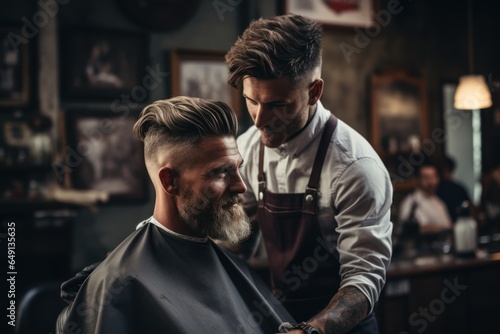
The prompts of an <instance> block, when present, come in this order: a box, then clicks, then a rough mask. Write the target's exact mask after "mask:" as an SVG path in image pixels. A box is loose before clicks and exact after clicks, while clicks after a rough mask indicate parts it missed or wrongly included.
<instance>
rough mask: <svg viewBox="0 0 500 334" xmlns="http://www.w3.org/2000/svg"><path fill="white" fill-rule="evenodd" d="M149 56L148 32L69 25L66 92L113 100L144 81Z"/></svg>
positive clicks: (64, 52)
mask: <svg viewBox="0 0 500 334" xmlns="http://www.w3.org/2000/svg"><path fill="white" fill-rule="evenodd" d="M146 60H147V38H146V36H145V35H144V34H141V33H132V32H131V33H128V32H121V31H108V30H103V31H98V30H92V29H91V30H83V29H80V28H67V29H65V30H64V31H63V33H62V35H61V61H62V67H61V70H60V71H61V93H62V96H63V97H64V98H66V99H69V100H73V99H87V100H88V99H89V98H90V99H101V100H109V101H111V100H114V99H117V98H120V96H121V94H122V93H127V92H128V93H129V94H130V92H131V90H132V89H133V88H134V87H135V86H139V85H141V84H142V80H143V78H144V75H145V73H146V66H147V63H146ZM145 98H146V96H144V99H145ZM141 102H142V101H141Z"/></svg>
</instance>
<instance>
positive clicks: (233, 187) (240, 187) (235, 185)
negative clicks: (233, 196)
mask: <svg viewBox="0 0 500 334" xmlns="http://www.w3.org/2000/svg"><path fill="white" fill-rule="evenodd" d="M230 182H231V184H230V188H229V190H230V191H231V192H233V193H238V194H243V193H244V192H246V191H247V186H246V185H245V182H243V179H242V178H241V174H240V171H239V170H236V171H235V173H234V174H233V175H231V181H230Z"/></svg>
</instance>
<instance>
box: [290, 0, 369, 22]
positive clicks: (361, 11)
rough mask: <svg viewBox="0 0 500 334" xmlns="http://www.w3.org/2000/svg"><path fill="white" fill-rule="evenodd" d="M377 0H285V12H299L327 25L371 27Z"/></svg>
mask: <svg viewBox="0 0 500 334" xmlns="http://www.w3.org/2000/svg"><path fill="white" fill-rule="evenodd" d="M373 11H375V0H357V1H342V0H283V12H284V13H285V14H298V15H302V16H304V17H307V18H310V19H312V20H315V21H318V22H321V23H322V24H324V25H327V26H336V27H360V28H369V27H373V25H374V24H375V22H374V20H373V16H372V12H373Z"/></svg>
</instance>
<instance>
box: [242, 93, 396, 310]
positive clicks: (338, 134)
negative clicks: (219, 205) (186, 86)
mask: <svg viewBox="0 0 500 334" xmlns="http://www.w3.org/2000/svg"><path fill="white" fill-rule="evenodd" d="M329 117H330V111H328V110H326V109H325V108H324V107H323V105H322V104H321V102H318V107H317V109H316V112H315V114H314V116H313V118H312V119H311V121H310V122H309V124H308V125H307V126H306V128H304V129H303V130H302V131H301V132H300V133H299V134H298V135H297V136H296V137H294V138H293V139H291V140H290V141H288V142H286V143H284V144H283V145H281V146H280V147H278V148H274V149H271V148H267V147H266V148H265V152H264V172H265V173H266V177H267V180H266V181H267V182H266V186H267V188H268V190H269V191H271V192H274V193H303V192H305V189H306V186H307V183H308V181H309V176H310V174H311V170H312V165H313V162H314V158H315V156H316V151H317V149H318V146H319V142H320V139H321V134H322V132H323V129H324V127H325V124H326V122H327V120H328V118H329ZM259 144H260V132H259V130H258V129H257V128H256V127H255V126H252V127H251V128H250V129H248V130H247V131H246V132H245V133H244V134H242V135H241V136H240V137H239V138H238V146H239V149H240V151H241V154H242V156H243V159H244V165H243V167H242V170H241V174H242V177H243V179H244V181H245V183H246V184H247V187H248V191H247V192H246V193H245V203H244V205H245V207H246V209H252V208H256V206H257V204H258V202H257V197H256V194H258V189H259V187H258V179H257V175H258V161H259ZM319 191H320V199H319V212H318V215H319V217H318V218H319V222H320V227H321V230H322V232H323V237H324V238H325V239H326V240H327V241H328V243H331V244H332V245H333V246H334V248H335V249H334V252H335V253H334V254H335V256H337V257H338V259H339V262H340V264H341V268H340V275H341V279H342V281H341V288H343V287H345V286H355V287H357V288H359V289H360V290H361V291H362V292H363V293H364V294H365V295H366V297H367V298H368V300H369V301H370V304H371V307H372V309H373V306H374V305H375V303H376V301H377V300H378V297H379V295H380V292H381V290H382V288H383V286H384V284H385V274H386V271H387V268H388V266H389V263H390V258H391V253H392V244H391V233H392V223H391V222H390V207H391V203H392V185H391V181H390V178H389V174H388V172H387V170H386V168H385V166H384V164H383V163H382V161H381V160H380V158H379V157H378V155H377V153H376V152H375V151H374V150H373V148H372V147H371V145H370V144H369V143H368V142H367V141H366V140H365V138H363V137H362V136H361V135H360V134H359V133H357V132H356V131H355V130H353V129H352V128H351V127H349V126H348V125H347V124H345V123H344V122H342V121H341V120H339V121H338V124H337V128H336V130H335V132H334V134H333V136H332V139H331V141H330V147H329V149H328V152H327V155H326V158H325V163H324V165H323V169H322V172H321V178H320V189H319ZM335 245H336V247H335Z"/></svg>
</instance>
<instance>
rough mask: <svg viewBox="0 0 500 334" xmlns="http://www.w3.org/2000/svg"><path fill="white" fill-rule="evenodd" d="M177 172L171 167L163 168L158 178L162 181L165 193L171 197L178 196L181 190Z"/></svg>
mask: <svg viewBox="0 0 500 334" xmlns="http://www.w3.org/2000/svg"><path fill="white" fill-rule="evenodd" d="M177 176H178V175H177V171H175V170H174V169H173V168H171V167H162V168H160V170H159V171H158V177H159V179H160V183H161V186H162V188H163V191H164V192H166V193H167V194H169V195H171V196H176V195H178V194H179V188H178V186H177Z"/></svg>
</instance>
